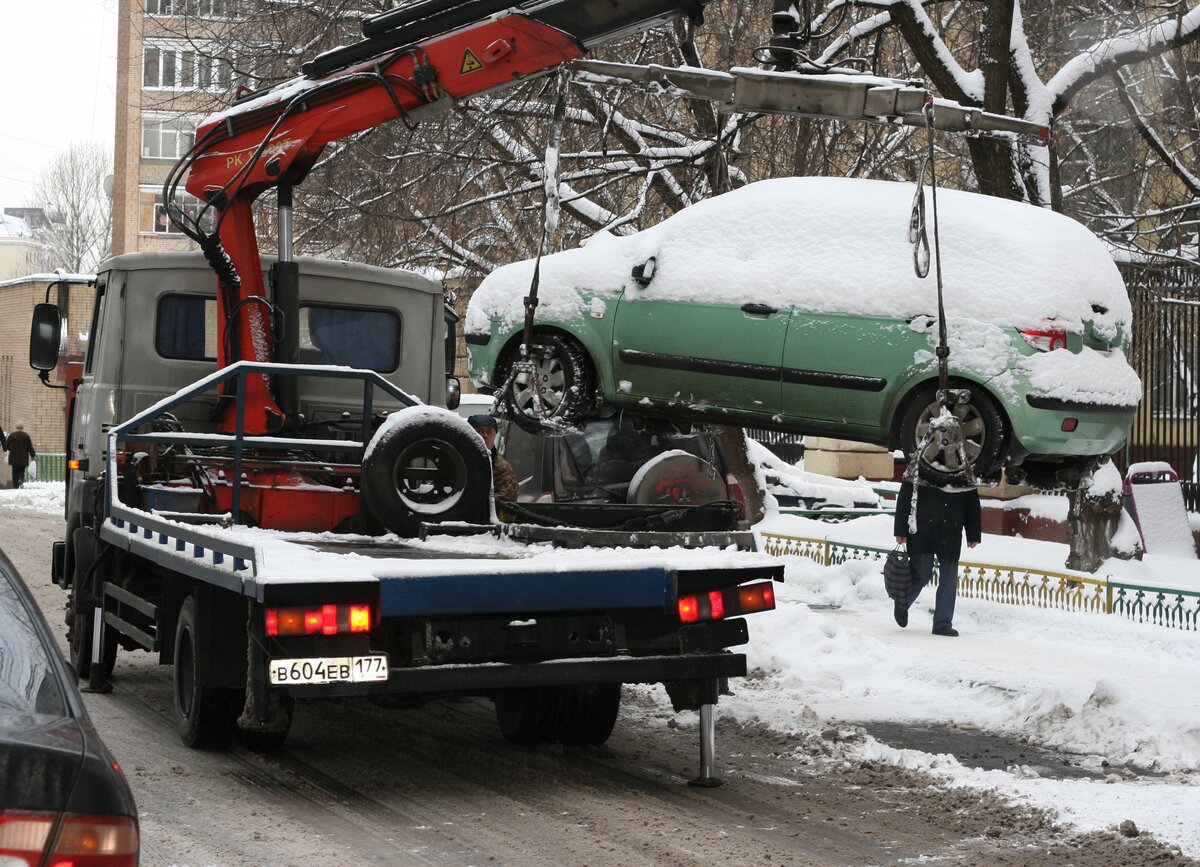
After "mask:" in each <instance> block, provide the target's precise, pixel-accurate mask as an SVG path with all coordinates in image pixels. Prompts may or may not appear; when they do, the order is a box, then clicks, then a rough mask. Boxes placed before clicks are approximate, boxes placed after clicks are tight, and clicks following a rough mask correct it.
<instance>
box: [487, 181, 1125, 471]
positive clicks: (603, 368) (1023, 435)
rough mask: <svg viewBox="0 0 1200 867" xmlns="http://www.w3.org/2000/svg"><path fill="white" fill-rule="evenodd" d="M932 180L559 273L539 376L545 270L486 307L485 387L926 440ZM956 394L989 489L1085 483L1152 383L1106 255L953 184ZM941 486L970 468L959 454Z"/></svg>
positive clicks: (767, 195)
mask: <svg viewBox="0 0 1200 867" xmlns="http://www.w3.org/2000/svg"><path fill="white" fill-rule="evenodd" d="M913 192H914V190H913V186H912V185H911V184H900V183H892V182H885V181H869V180H861V179H846V178H783V179H776V180H768V181H760V182H758V183H754V184H750V185H748V186H746V187H742V188H740V189H738V190H735V191H733V192H731V193H727V194H725V195H722V196H718V197H716V198H713V199H708V200H705V201H703V202H699V203H698V204H695V205H693V206H691V207H689V208H687V209H685V210H683V211H681V212H679V213H677V214H675V215H674V216H672V217H670V218H669V219H667V220H665V221H663V222H662V223H660V224H659V225H657V226H653V227H651V228H649V229H646V230H644V231H642V232H639V233H637V234H634V235H629V236H624V237H619V238H618V237H613V236H611V235H607V234H601V235H598V236H596V237H594V238H593V239H592V240H591V241H590V242H589V243H588V244H587V245H586V246H584V247H582V248H579V249H575V250H568V251H564V252H561V253H557V254H554V255H551V256H545V257H543V258H542V260H541V265H540V288H539V307H538V314H537V330H536V332H535V337H534V342H535V343H537V344H538V345H539V346H540V347H542V348H541V350H540V352H541V355H540V357H538V358H536V359H535V364H536V365H537V368H536V369H537V374H536V375H529V374H528V373H523V372H518V373H517V374H516V375H513V376H510V372H512V371H514V361H515V360H516V359H517V358H518V356H519V349H520V345H521V343H522V339H523V330H522V326H523V321H524V307H523V303H522V298H523V296H524V295H525V294H526V292H527V291H528V289H529V286H530V281H531V277H532V273H533V268H534V262H533V261H526V262H518V263H514V264H512V265H508V266H506V267H503V268H500V269H498V270H497V271H495V272H493V273H492V274H490V275H489V276H488V277H487V278H486V279H485V280H484V281H483V283H482V284H481V285H480V287H479V289H478V290H476V292H475V295H474V297H473V298H472V300H471V304H470V307H469V308H468V311H467V321H466V342H467V344H468V348H469V351H470V356H471V375H472V378H473V379H474V380H475V381H476V382H477V383H478V384H479V385H480V386H481V387H486V388H492V389H502V390H503V398H504V400H505V402H506V403H507V405H508V408H509V411H510V413H511V414H513V415H515V416H516V417H518V418H522V417H523V418H527V419H532V420H533V421H536V422H547V421H548V422H550V423H552V424H553V423H558V422H567V423H577V422H578V421H580V420H581V419H583V418H586V417H587V416H589V415H591V414H592V413H594V412H595V411H596V409H597V408H598V407H599V406H601V405H604V404H609V405H612V406H614V407H617V408H626V409H636V410H637V411H639V412H645V413H653V414H656V415H661V416H666V417H670V418H672V419H676V420H698V421H706V422H710V423H721V424H744V425H747V426H753V427H759V428H768V429H775V430H785V431H792V432H796V433H803V434H812V435H819V436H832V437H840V438H844V439H853V440H859V441H864V442H871V443H877V444H880V445H885V446H888V447H890V448H901V449H903V450H904V451H905V452H906V453H910V452H912V451H913V450H914V448H915V447H916V446H917V444H918V443H919V442H920V441H921V439H922V437H923V436H924V434H925V432H926V431H927V430H928V427H929V423H930V420H931V419H932V418H933V417H934V416H935V415H936V414H937V413H938V412H939V411H940V409H941V407H940V404H939V401H938V400H937V393H936V392H937V386H938V369H937V368H938V364H937V358H936V355H935V350H936V348H937V344H938V338H937V332H938V327H937V318H936V313H937V290H936V283H935V281H934V280H932V279H929V280H923V279H921V278H920V277H918V276H917V275H916V274H915V273H914V268H913V264H912V263H913V255H914V253H913V248H912V246H911V245H910V242H909V238H908V228H909V214H910V204H911V202H912V200H913ZM938 202H939V208H940V222H939V227H940V242H941V243H940V249H941V258H942V262H941V268H942V272H943V274H944V282H945V305H946V311H947V312H946V326H947V331H948V342H949V348H950V356H949V365H950V366H949V373H950V384H951V386H952V387H956V388H966V389H969V400H968V401H967V402H965V403H961V404H958V405H956V406H955V407H954V414H955V415H956V416H957V417H958V419H959V422H960V424H961V429H962V432H963V435H964V438H965V440H966V442H965V452H966V459H967V461H968V462H970V463H972V464H973V467H974V472H975V475H976V476H977V477H980V478H983V479H989V478H993V479H994V478H996V477H998V476H999V474H1000V471H1001V469H1003V468H1007V469H1008V471H1009V477H1010V478H1014V477H1017V476H1028V477H1029V478H1030V480H1031V481H1035V482H1038V483H1040V484H1073V483H1075V482H1077V481H1078V479H1079V478H1080V477H1081V476H1082V475H1083V474H1085V473H1087V472H1088V471H1089V470H1090V469H1091V468H1092V467H1094V466H1095V465H1096V464H1097V463H1098V462H1099V461H1101V460H1103V459H1105V458H1106V457H1107V456H1109V455H1111V454H1112V453H1113V452H1115V451H1116V450H1117V449H1118V448H1120V447H1121V446H1122V445H1123V443H1124V442H1125V440H1126V438H1127V437H1128V434H1129V429H1130V426H1131V424H1132V420H1133V415H1134V411H1135V409H1136V406H1137V402H1138V399H1139V397H1140V393H1141V389H1140V383H1139V381H1138V377H1137V374H1136V373H1134V371H1133V369H1132V368H1131V367H1130V365H1129V364H1128V362H1127V361H1126V359H1125V353H1124V349H1125V347H1126V346H1127V345H1128V341H1129V338H1130V333H1131V332H1130V322H1131V311H1130V305H1129V300H1128V298H1127V296H1126V293H1125V287H1124V284H1123V283H1122V281H1121V277H1120V274H1119V272H1118V271H1117V269H1116V266H1115V265H1114V263H1113V261H1112V257H1111V256H1110V255H1109V254H1108V252H1107V250H1106V248H1105V247H1104V245H1103V244H1102V243H1101V242H1100V240H1099V239H1097V238H1096V237H1095V236H1094V235H1092V234H1091V233H1090V232H1089V231H1088V230H1087V229H1086V228H1084V227H1083V226H1082V225H1080V224H1079V223H1077V222H1075V221H1074V220H1071V219H1070V218H1068V217H1065V216H1063V215H1061V214H1056V213H1054V212H1051V211H1048V210H1045V209H1041V208H1035V207H1032V206H1029V205H1025V204H1022V203H1019V202H1012V201H1007V200H1003V199H997V198H994V197H990V196H982V195H977V194H972V193H966V192H961V191H956V190H940V191H939V192H938ZM924 456H925V457H926V458H927V462H928V464H929V465H930V467H931V468H932V476H933V478H932V480H933V481H934V482H936V483H942V484H944V483H949V482H952V481H954V480H956V479H957V478H958V477H959V475H960V470H961V467H959V466H958V465H957V464H956V463H955V461H954V459H953V456H952V455H951V454H950V451H949V449H947V450H945V452H940V451H939V450H938V445H937V443H936V442H935V443H934V444H933V446H932V447H931V451H930V452H929V453H928V454H926V455H924Z"/></svg>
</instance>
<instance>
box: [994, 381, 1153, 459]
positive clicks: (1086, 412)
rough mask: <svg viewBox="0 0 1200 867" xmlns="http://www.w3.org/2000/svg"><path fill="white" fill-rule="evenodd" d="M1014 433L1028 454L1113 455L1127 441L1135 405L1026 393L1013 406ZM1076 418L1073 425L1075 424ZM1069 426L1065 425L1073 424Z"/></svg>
mask: <svg viewBox="0 0 1200 867" xmlns="http://www.w3.org/2000/svg"><path fill="white" fill-rule="evenodd" d="M1012 409H1014V410H1015V412H1014V413H1013V414H1014V417H1013V418H1012V419H1010V421H1011V422H1012V429H1013V435H1014V437H1015V438H1016V443H1017V445H1018V448H1016V449H1015V450H1014V451H1017V452H1021V453H1024V454H1026V455H1044V456H1047V457H1059V456H1076V455H1078V456H1085V455H1111V454H1113V453H1114V452H1116V451H1117V450H1118V449H1120V448H1121V447H1122V446H1124V445H1125V442H1126V440H1128V439H1129V431H1130V429H1131V428H1132V426H1133V419H1134V416H1135V415H1136V414H1137V407H1136V406H1113V405H1106V404H1094V403H1081V402H1078V401H1067V400H1060V399H1057V398H1051V397H1044V396H1040V395H1027V396H1026V398H1025V401H1024V403H1023V404H1021V405H1020V406H1019V407H1013V408H1012ZM1072 421H1073V425H1072ZM1072 427H1073V429H1070V430H1067V429H1064V428H1072Z"/></svg>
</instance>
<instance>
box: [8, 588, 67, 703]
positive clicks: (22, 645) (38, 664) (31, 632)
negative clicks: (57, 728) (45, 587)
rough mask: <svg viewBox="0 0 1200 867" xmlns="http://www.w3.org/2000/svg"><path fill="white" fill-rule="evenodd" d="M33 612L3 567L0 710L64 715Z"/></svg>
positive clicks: (63, 699) (61, 698)
mask: <svg viewBox="0 0 1200 867" xmlns="http://www.w3.org/2000/svg"><path fill="white" fill-rule="evenodd" d="M50 652H57V651H55V650H53V649H51V650H49V651H48V650H47V648H46V646H45V645H44V644H43V643H42V639H41V635H40V633H39V632H38V631H37V630H36V629H34V626H33V615H32V613H31V612H30V609H29V607H28V606H27V604H26V600H25V596H24V594H23V593H22V592H20V590H19V588H18V587H17V585H16V584H15V583H14V578H13V577H12V576H10V575H9V574H8V573H7V572H5V571H4V570H3V569H0V713H20V714H44V715H48V716H63V715H65V714H66V700H65V698H64V697H63V693H62V688H61V687H60V686H59V684H58V679H57V674H56V672H55V669H54V667H53V665H52V660H51V659H50V657H49V656H48V655H47V654H48V653H50Z"/></svg>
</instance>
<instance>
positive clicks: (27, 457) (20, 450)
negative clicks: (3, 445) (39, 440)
mask: <svg viewBox="0 0 1200 867" xmlns="http://www.w3.org/2000/svg"><path fill="white" fill-rule="evenodd" d="M7 448H8V465H9V466H10V467H12V480H13V487H14V488H19V487H21V485H22V484H24V483H25V470H26V468H27V467H28V466H29V462H30V461H31V460H33V459H34V458H36V457H37V452H36V451H35V450H34V448H33V441H32V440H30V439H29V434H27V433H25V425H23V424H22V423H21V422H17V429H16V430H14V431H13V432H12V433H10V434H9V435H8V444H7Z"/></svg>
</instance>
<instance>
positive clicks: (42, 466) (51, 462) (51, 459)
mask: <svg viewBox="0 0 1200 867" xmlns="http://www.w3.org/2000/svg"><path fill="white" fill-rule="evenodd" d="M35 460H36V461H37V479H36V480H35V481H38V482H61V481H63V480H65V479H66V477H67V456H66V455H45V454H42V453H41V452H38V456H37V458H36V459H35Z"/></svg>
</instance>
